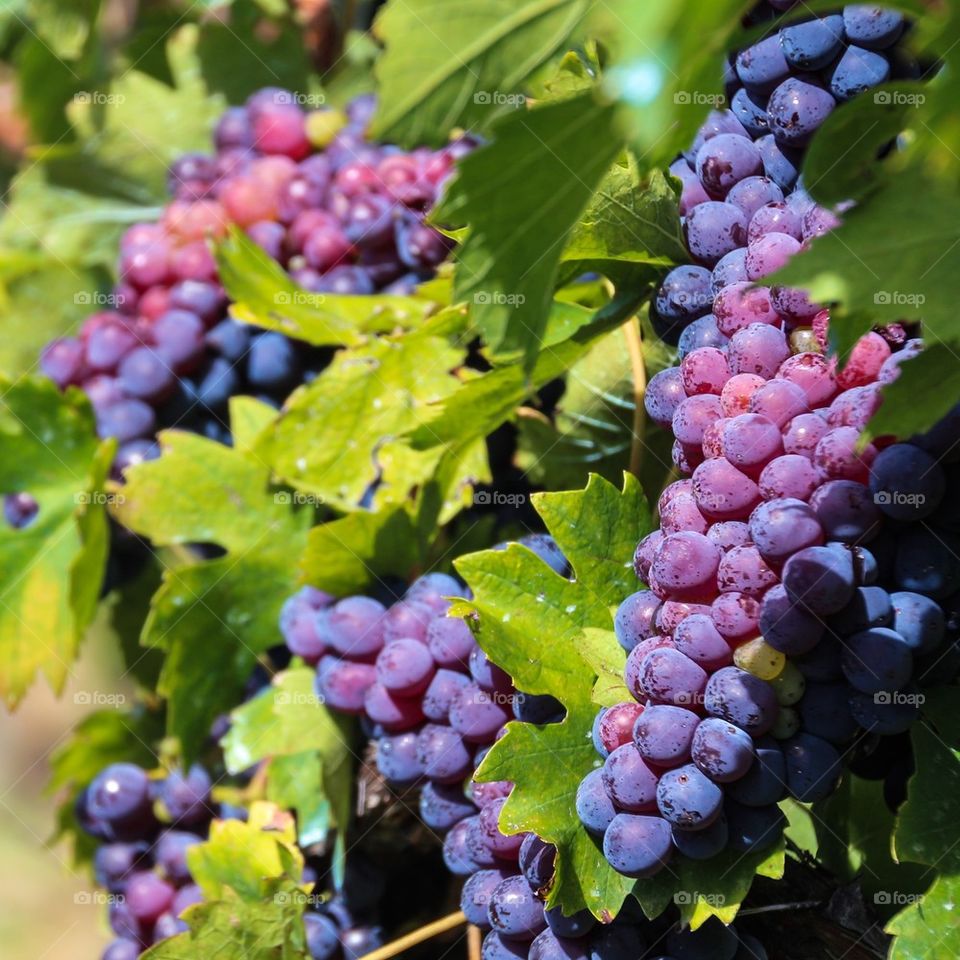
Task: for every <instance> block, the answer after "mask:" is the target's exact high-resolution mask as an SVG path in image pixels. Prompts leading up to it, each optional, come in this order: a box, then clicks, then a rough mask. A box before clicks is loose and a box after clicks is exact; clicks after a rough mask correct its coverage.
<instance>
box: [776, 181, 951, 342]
mask: <svg viewBox="0 0 960 960" xmlns="http://www.w3.org/2000/svg"><path fill="white" fill-rule="evenodd" d="M843 219H844V222H843V224H842V225H841V226H840V227H838V228H837V229H836V230H833V231H831V232H830V233H828V234H826V235H825V236H822V237H819V238H818V239H817V240H816V241H815V242H814V243H813V244H812V245H811V247H810V249H809V250H807V251H806V252H804V253H803V254H802V255H801V256H797V257H794V258H793V259H792V260H791V261H790V263H789V264H788V265H787V266H786V267H784V268H783V269H782V270H779V271H777V273H776V274H774V275H773V276H772V277H771V278H768V279H769V280H770V282H771V283H772V284H784V285H787V286H792V287H803V288H805V289H807V290H808V291H809V292H810V296H811V297H812V299H814V300H815V301H817V302H819V303H830V304H837V306H836V307H835V308H832V309H831V313H830V333H831V340H832V341H833V345H834V346H835V348H836V349H837V352H838V353H840V354H841V356H843V355H845V354H846V352H847V351H848V350H849V348H850V347H851V346H852V345H853V343H854V342H855V341H856V339H857V338H858V337H859V336H861V335H862V334H864V333H866V332H867V330H869V329H870V327H871V326H872V325H873V324H877V323H893V322H895V321H899V320H919V319H922V320H923V323H924V327H925V330H926V332H927V336H928V337H929V338H930V339H931V340H932V341H934V342H937V341H946V342H952V343H956V342H958V341H960V323H958V315H957V311H956V309H955V306H956V300H957V296H958V294H960V281H958V276H957V271H956V270H955V269H954V266H953V258H952V257H951V256H950V250H951V249H952V248H953V247H954V245H955V244H957V243H960V197H958V196H957V195H956V194H955V193H953V192H952V191H950V190H947V189H945V188H943V187H942V186H940V185H939V184H937V183H936V182H934V181H932V180H929V179H924V178H922V177H921V176H915V177H913V178H912V182H911V184H910V187H909V188H908V189H904V184H903V183H901V182H900V181H899V180H896V181H892V182H889V183H886V184H884V185H883V186H882V187H880V188H879V189H877V190H875V191H874V193H873V194H872V195H871V196H870V198H869V199H868V200H867V201H866V202H864V203H862V204H860V205H858V206H856V207H854V208H853V209H851V210H849V211H848V212H847V213H845V214H844V218H843ZM905 225H909V229H908V230H905V229H904V227H905Z"/></svg>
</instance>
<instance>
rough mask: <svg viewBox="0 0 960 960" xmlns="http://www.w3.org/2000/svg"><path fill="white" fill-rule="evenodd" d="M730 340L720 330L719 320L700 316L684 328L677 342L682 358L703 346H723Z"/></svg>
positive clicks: (678, 352) (678, 351)
mask: <svg viewBox="0 0 960 960" xmlns="http://www.w3.org/2000/svg"><path fill="white" fill-rule="evenodd" d="M728 342H729V338H728V337H727V336H725V335H724V334H722V333H721V332H720V330H719V328H718V327H717V321H716V320H715V319H714V318H713V317H712V316H706V317H700V318H699V319H698V320H693V321H691V322H690V323H688V324H687V325H686V326H685V327H684V328H683V333H681V334H680V340H679V342H678V344H677V354H678V356H679V358H680V359H681V360H682V359H683V358H684V357H686V356H688V355H689V354H690V353H692V352H693V351H694V350H698V349H700V348H701V347H718V348H722V347H725V346H726V345H727V343H728Z"/></svg>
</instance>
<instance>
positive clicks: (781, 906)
mask: <svg viewBox="0 0 960 960" xmlns="http://www.w3.org/2000/svg"><path fill="white" fill-rule="evenodd" d="M822 906H823V901H822V900H798V901H797V902H796V903H768V904H767V905H766V906H763V907H749V908H748V909H746V910H741V911H740V912H739V914H738V915H739V916H741V917H753V916H756V915H757V914H760V913H782V912H783V911H784V910H814V909H816V908H817V907H822Z"/></svg>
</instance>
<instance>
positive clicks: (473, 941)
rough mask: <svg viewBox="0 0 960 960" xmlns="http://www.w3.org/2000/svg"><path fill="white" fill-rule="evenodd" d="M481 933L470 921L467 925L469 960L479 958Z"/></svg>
mask: <svg viewBox="0 0 960 960" xmlns="http://www.w3.org/2000/svg"><path fill="white" fill-rule="evenodd" d="M482 940H483V934H482V933H481V931H480V928H479V927H477V926H474V925H473V924H472V923H471V924H470V926H469V927H467V956H468V958H469V960H480V948H481V942H482Z"/></svg>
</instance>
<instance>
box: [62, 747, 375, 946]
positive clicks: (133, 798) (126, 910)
mask: <svg viewBox="0 0 960 960" xmlns="http://www.w3.org/2000/svg"><path fill="white" fill-rule="evenodd" d="M211 787H212V784H211V778H210V775H209V773H208V772H207V771H206V770H205V769H204V768H203V767H201V766H199V765H195V766H193V767H191V769H190V770H189V771H188V772H187V773H183V772H181V771H173V772H171V773H169V774H167V775H166V776H165V777H164V778H162V779H154V778H151V777H150V775H149V773H148V772H147V771H146V770H144V769H142V768H141V767H138V766H136V765H135V764H131V763H114V764H111V765H110V766H108V767H106V768H104V769H103V770H102V771H101V772H100V773H99V774H98V775H97V777H95V778H94V780H93V781H92V782H91V783H90V784H89V786H88V787H87V788H86V789H85V790H84V791H83V792H82V793H81V794H80V796H79V797H78V799H77V802H76V812H77V820H78V822H79V824H80V826H81V827H82V829H83V830H84V831H85V832H87V833H88V834H90V835H91V836H92V837H94V838H96V839H97V840H98V841H100V846H99V847H98V848H97V851H96V853H95V855H94V871H95V878H96V881H97V884H98V885H99V886H100V887H102V888H103V889H104V890H105V891H106V892H107V894H108V898H109V899H108V903H109V921H110V928H111V930H112V931H113V933H114V935H115V939H114V940H113V941H112V942H111V943H110V944H109V945H108V946H107V948H106V950H105V951H104V953H103V960H135V958H136V957H138V956H139V955H140V953H141V952H142V951H144V950H145V949H147V947H149V946H150V945H151V944H154V943H157V942H158V941H160V940H163V939H165V938H167V937H172V936H175V935H176V934H178V933H182V932H184V931H186V930H187V925H186V923H185V922H184V921H183V920H182V919H180V914H181V913H182V912H183V911H184V910H185V909H186V908H187V907H189V906H191V905H193V904H195V903H199V902H201V900H202V899H203V895H202V892H201V890H200V888H199V887H198V886H197V885H196V884H195V883H194V882H193V878H192V877H191V874H190V868H189V866H188V864H187V859H186V853H187V851H188V850H189V849H190V848H191V847H193V846H195V845H196V844H199V843H202V842H203V841H204V839H206V837H207V834H208V831H209V828H210V823H211V821H212V820H213V819H214V818H219V819H228V818H237V817H239V818H244V817H245V814H246V812H245V811H244V810H243V809H241V808H234V807H230V806H228V805H225V804H218V803H216V802H214V800H213V799H212V797H211ZM352 867H353V863H352V862H350V861H348V864H347V871H346V878H345V889H347V890H348V889H349V887H350V886H351V873H352V872H353V873H356V871H355V870H352ZM316 879H317V875H316V871H315V870H313V869H312V868H311V867H309V866H308V867H306V868H305V869H304V876H303V881H304V882H315V881H316ZM360 879H361V880H362V879H363V878H362V877H361V878H360ZM354 885H355V884H354ZM346 899H347V898H346V896H345V895H344V894H337V895H334V896H333V897H332V898H331V899H329V900H328V901H326V902H325V903H323V904H321V905H319V906H318V907H317V908H316V909H312V910H309V911H307V912H306V913H305V914H304V925H305V928H306V942H307V947H308V950H309V952H310V956H311V958H313V960H334V958H342V960H356V958H357V957H361V956H363V955H364V954H366V953H369V952H370V951H371V950H373V949H375V948H376V947H378V946H381V945H382V936H381V932H380V929H379V928H378V927H375V926H370V925H361V924H359V923H357V922H356V921H355V918H354V912H353V911H352V909H351V906H350V905H349V904H348V903H347V902H346Z"/></svg>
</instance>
